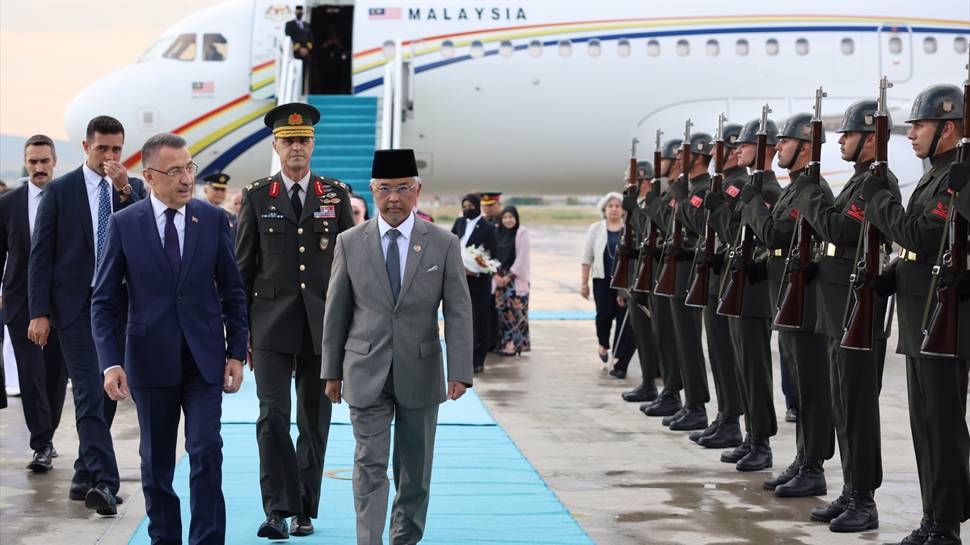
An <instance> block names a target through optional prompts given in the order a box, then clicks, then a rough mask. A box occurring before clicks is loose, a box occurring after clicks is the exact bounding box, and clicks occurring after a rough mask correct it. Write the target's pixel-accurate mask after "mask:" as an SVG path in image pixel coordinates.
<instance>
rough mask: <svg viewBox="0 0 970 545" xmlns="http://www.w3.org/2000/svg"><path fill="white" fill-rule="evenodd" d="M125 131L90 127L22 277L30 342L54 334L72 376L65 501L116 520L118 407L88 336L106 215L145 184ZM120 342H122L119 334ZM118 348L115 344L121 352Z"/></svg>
mask: <svg viewBox="0 0 970 545" xmlns="http://www.w3.org/2000/svg"><path fill="white" fill-rule="evenodd" d="M124 141H125V129H124V127H123V126H122V125H121V123H120V122H118V120H117V119H114V118H112V117H108V116H98V117H95V118H94V119H92V120H91V122H90V123H88V127H87V132H86V134H85V139H84V143H83V144H84V151H85V153H86V154H87V158H86V159H85V162H84V164H82V165H81V167H80V168H77V169H75V170H73V171H71V172H69V173H67V174H65V175H64V176H61V177H60V178H58V179H56V180H54V181H52V182H51V183H49V184H47V188H46V190H45V195H44V198H43V199H42V200H41V202H40V206H39V207H38V209H37V219H36V221H35V225H34V230H33V234H32V236H31V249H30V261H29V264H28V271H27V293H28V296H27V302H28V308H29V312H30V324H29V325H28V328H27V336H28V338H30V340H31V341H33V342H34V343H36V344H38V345H40V346H45V345H46V344H47V339H48V336H49V334H50V330H51V326H53V327H54V328H56V329H57V333H58V337H59V340H60V343H61V351H62V352H63V354H64V363H65V364H66V365H67V372H68V375H69V376H70V377H71V384H72V390H73V393H74V411H75V419H76V422H77V434H78V439H79V442H80V446H79V448H78V459H77V461H76V462H75V463H74V478H73V479H72V480H71V490H70V498H71V499H72V500H84V502H85V505H86V506H87V507H88V508H90V509H95V510H97V512H98V514H100V515H102V516H110V515H115V514H117V508H116V502H117V499H116V498H117V494H118V464H117V462H116V460H115V454H114V446H113V445H112V442H111V429H110V428H111V421H112V420H113V419H114V411H115V403H114V402H113V401H111V400H110V399H108V398H107V397H106V396H105V394H104V390H103V389H102V385H101V382H102V380H101V373H100V372H99V367H98V355H97V352H96V351H95V348H94V339H93V338H92V337H91V318H90V308H91V290H92V289H93V288H94V272H95V268H96V266H97V263H98V262H99V261H100V260H101V258H102V256H103V255H104V242H105V240H106V239H107V234H108V218H109V217H110V216H111V213H112V212H114V211H117V210H120V209H122V208H124V207H126V206H129V205H130V204H131V203H133V202H136V201H138V200H140V199H143V198H144V196H145V188H144V184H143V183H142V181H141V180H139V179H137V178H129V177H128V173H127V172H126V171H125V168H124V166H122V164H121V163H120V162H119V161H120V159H121V150H122V146H123V145H124ZM117 340H118V342H119V343H120V342H124V339H123V338H122V337H121V336H120V335H119V336H118V339H117ZM119 346H120V345H119Z"/></svg>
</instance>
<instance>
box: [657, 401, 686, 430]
mask: <svg viewBox="0 0 970 545" xmlns="http://www.w3.org/2000/svg"><path fill="white" fill-rule="evenodd" d="M685 414H687V407H685V406H681V407H680V409H678V410H677V412H675V413H674V414H670V415H667V416H665V417H663V418H662V419H661V420H660V423H661V424H663V425H664V426H669V425H670V424H671V423H672V422H673V421H674V420H680V419H681V418H683V416H684V415H685Z"/></svg>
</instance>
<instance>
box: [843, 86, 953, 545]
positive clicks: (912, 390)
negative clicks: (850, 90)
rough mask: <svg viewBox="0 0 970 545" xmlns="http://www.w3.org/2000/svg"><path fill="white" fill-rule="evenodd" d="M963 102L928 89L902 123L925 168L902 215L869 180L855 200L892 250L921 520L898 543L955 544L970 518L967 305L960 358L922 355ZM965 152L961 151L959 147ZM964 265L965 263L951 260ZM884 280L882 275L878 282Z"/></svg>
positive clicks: (882, 187) (884, 184)
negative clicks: (859, 199) (860, 200)
mask: <svg viewBox="0 0 970 545" xmlns="http://www.w3.org/2000/svg"><path fill="white" fill-rule="evenodd" d="M963 108H964V97H963V92H962V91H961V90H960V88H958V87H956V86H954V85H933V86H931V87H929V88H927V89H926V90H924V91H923V92H922V93H920V94H919V95H917V97H916V100H915V101H914V102H913V109H912V112H911V113H910V116H909V119H908V120H907V123H911V124H912V126H911V127H910V129H909V133H908V134H907V138H909V140H910V141H911V142H912V143H913V148H914V149H915V150H916V156H917V157H919V158H921V159H929V160H930V163H931V164H932V167H931V168H930V170H929V171H928V172H927V173H926V174H924V175H923V177H922V178H920V180H919V182H918V183H917V184H916V188H915V189H914V190H913V194H912V196H911V197H910V199H909V206H907V207H906V208H905V209H904V208H903V206H902V204H900V202H899V201H898V200H896V198H895V197H894V196H893V193H892V191H891V190H890V188H891V182H890V181H889V179H887V178H884V177H877V176H875V175H873V174H868V175H866V179H865V181H864V182H863V188H862V198H863V199H864V200H865V202H866V203H867V206H866V217H867V218H868V219H869V221H870V222H872V224H873V225H875V226H876V227H877V228H878V229H879V231H880V232H882V233H885V234H886V235H887V236H888V237H889V238H891V239H892V240H893V241H895V242H896V244H899V245H900V246H901V247H902V249H901V250H900V256H899V258H898V259H897V260H896V262H895V263H894V265H893V266H892V267H891V269H890V275H893V274H894V276H895V286H896V301H897V304H898V308H899V317H898V323H899V344H898V345H897V346H896V352H898V353H901V354H905V355H906V378H907V383H908V391H909V421H910V426H911V427H912V430H913V445H914V447H915V449H916V466H917V470H918V472H919V483H920V491H921V493H922V499H923V520H922V522H921V523H920V527H919V528H918V529H916V530H914V531H913V533H911V534H910V535H909V536H908V537H907V538H905V539H904V540H903V541H902V543H925V544H926V545H944V544H946V545H953V544H959V543H960V523H961V522H963V521H965V520H967V519H968V518H970V467H968V464H970V434H968V430H967V374H968V359H970V319H966V317H967V316H970V301H968V300H966V299H964V300H963V301H961V302H960V308H959V320H958V324H959V331H958V332H957V339H958V341H959V347H958V357H957V358H937V357H931V356H926V355H922V354H921V353H920V348H921V347H922V342H923V315H924V312H925V309H926V307H927V305H928V304H932V302H933V301H932V299H930V300H929V301H928V298H929V294H930V286H931V279H932V276H933V267H934V265H935V264H936V258H937V255H939V252H940V247H941V245H942V244H943V240H944V235H945V231H946V227H947V220H948V219H949V217H950V214H951V213H953V211H952V210H950V205H949V203H950V198H951V193H950V188H949V187H948V184H949V178H950V166H951V165H952V164H953V162H954V160H955V159H956V156H957V142H959V140H960V136H961V133H962V131H963V129H964V127H963V122H962V118H963V113H964V112H963ZM965 145H966V144H965ZM954 258H955V259H966V258H967V256H965V255H964V256H954ZM884 276H885V275H884Z"/></svg>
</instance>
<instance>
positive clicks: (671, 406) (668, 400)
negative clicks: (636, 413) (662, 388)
mask: <svg viewBox="0 0 970 545" xmlns="http://www.w3.org/2000/svg"><path fill="white" fill-rule="evenodd" d="M681 408H683V405H682V404H681V403H680V396H679V395H678V394H672V393H669V392H663V393H661V394H660V397H658V398H657V401H654V402H653V403H652V404H651V405H650V406H649V407H647V408H646V410H644V411H643V414H645V415H647V416H670V415H672V414H675V413H676V412H677V411H679V410H680V409H681Z"/></svg>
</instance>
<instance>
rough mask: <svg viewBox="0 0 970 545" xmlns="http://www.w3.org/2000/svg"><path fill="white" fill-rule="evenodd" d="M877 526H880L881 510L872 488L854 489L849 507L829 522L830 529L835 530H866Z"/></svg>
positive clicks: (850, 495) (850, 496)
mask: <svg viewBox="0 0 970 545" xmlns="http://www.w3.org/2000/svg"><path fill="white" fill-rule="evenodd" d="M876 528H879V511H877V510H876V500H874V499H873V498H872V491H871V490H852V492H851V493H850V494H849V506H848V508H846V510H845V511H843V512H842V514H841V515H839V516H837V517H835V518H834V519H832V522H830V523H829V530H832V531H833V532H865V531H866V530H875V529H876Z"/></svg>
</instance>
